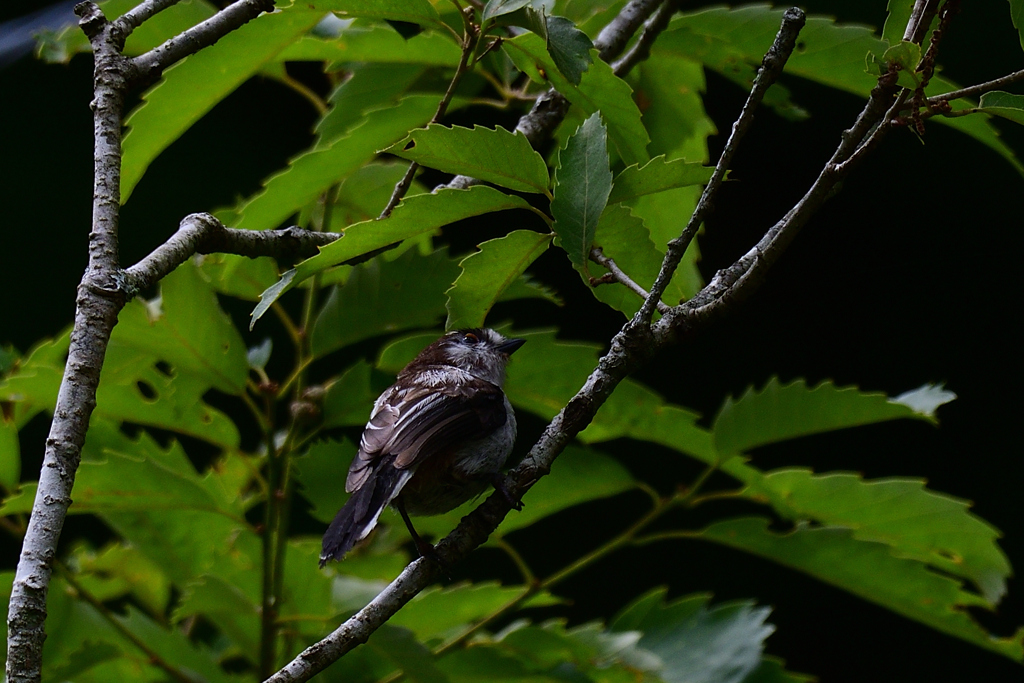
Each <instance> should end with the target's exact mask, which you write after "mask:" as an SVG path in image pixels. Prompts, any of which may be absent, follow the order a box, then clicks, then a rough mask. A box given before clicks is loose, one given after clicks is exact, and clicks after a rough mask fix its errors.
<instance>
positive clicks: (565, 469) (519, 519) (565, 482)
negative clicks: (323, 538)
mask: <svg viewBox="0 0 1024 683" xmlns="http://www.w3.org/2000/svg"><path fill="white" fill-rule="evenodd" d="M527 346H529V344H527ZM523 348H526V347H523ZM516 355H518V352H517V354H516ZM551 471H552V473H553V474H554V476H551V477H544V478H543V479H541V480H540V481H538V482H537V483H536V484H534V485H533V488H531V489H530V490H529V491H528V492H527V494H526V495H525V496H524V497H523V503H524V505H523V509H522V510H521V511H520V512H515V513H512V514H510V515H508V516H507V517H505V520H504V521H503V522H502V523H501V526H499V527H498V529H497V531H495V532H494V533H493V534H492V535H491V540H490V541H488V542H489V543H494V542H495V541H496V540H498V539H500V538H502V537H503V536H506V535H508V534H509V533H511V532H513V531H515V530H516V529H523V528H526V527H528V526H530V525H532V524H536V523H537V522H539V521H540V520H542V519H544V518H545V517H549V516H551V515H553V514H555V513H556V512H560V511H562V510H565V509H568V508H570V507H572V506H574V505H579V504H581V503H586V502H588V501H592V500H599V499H602V498H609V497H611V496H614V495H617V494H620V493H623V492H625V491H629V490H630V489H632V488H633V487H634V485H635V480H634V479H633V476H632V475H631V474H630V473H629V471H628V470H627V469H626V468H625V467H623V466H622V465H621V464H619V462H618V461H617V460H615V459H614V458H612V457H610V456H607V455H605V454H603V453H601V452H600V451H596V450H593V449H589V448H580V447H578V446H568V447H567V448H566V449H565V450H564V451H563V452H562V454H561V455H559V456H558V459H557V460H555V462H554V464H553V465H552V466H551ZM483 495H484V496H487V495H490V490H488V491H487V492H485V493H484V494H483ZM480 502H481V500H471V501H469V502H468V503H465V504H463V505H461V506H459V507H457V508H455V509H454V510H452V511H451V512H447V513H445V514H443V515H438V516H435V517H423V518H417V519H416V521H415V524H416V530H417V531H419V532H420V534H423V535H432V536H434V537H436V538H441V537H443V536H446V535H447V534H448V533H449V532H451V530H452V529H454V528H455V527H456V526H457V525H458V523H459V520H460V519H462V518H463V517H465V516H466V515H467V514H469V512H470V511H471V510H473V508H475V507H476V506H477V505H479V504H480ZM386 514H387V515H388V518H390V519H391V520H392V523H393V524H395V525H397V526H399V527H401V526H402V522H401V521H400V519H399V517H398V516H397V515H396V514H393V513H386Z"/></svg>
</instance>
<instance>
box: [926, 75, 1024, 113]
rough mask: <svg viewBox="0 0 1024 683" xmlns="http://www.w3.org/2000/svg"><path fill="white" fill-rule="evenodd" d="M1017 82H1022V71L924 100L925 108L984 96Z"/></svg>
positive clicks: (1023, 79)
mask: <svg viewBox="0 0 1024 683" xmlns="http://www.w3.org/2000/svg"><path fill="white" fill-rule="evenodd" d="M1019 81H1024V69H1021V70H1020V71H1014V72H1013V73H1012V74H1007V75H1006V76H1002V77H1000V78H995V79H993V80H991V81H985V82H984V83H978V84H977V85H972V86H969V87H966V88H960V89H959V90H954V91H952V92H947V93H943V94H941V95H936V96H935V97H929V98H928V99H927V100H925V106H926V107H928V108H934V107H941V106H942V104H943V103H945V102H949V101H951V100H959V99H961V98H965V97H977V96H978V95H984V94H985V93H987V92H990V91H992V90H995V89H997V88H1002V87H1004V86H1007V85H1011V84H1013V83H1017V82H1019Z"/></svg>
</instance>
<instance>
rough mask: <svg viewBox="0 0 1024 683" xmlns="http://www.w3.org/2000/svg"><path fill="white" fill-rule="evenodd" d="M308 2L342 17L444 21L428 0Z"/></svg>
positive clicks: (419, 21)
mask: <svg viewBox="0 0 1024 683" xmlns="http://www.w3.org/2000/svg"><path fill="white" fill-rule="evenodd" d="M308 4H309V5H310V6H311V7H315V8H316V9H318V10H321V11H326V10H329V11H331V12H334V13H335V14H337V15H339V16H342V17H365V18H368V19H391V20H393V21H408V22H411V23H414V24H438V25H440V24H441V23H442V22H441V15H439V14H438V13H437V10H436V9H434V6H433V5H431V4H430V2H429V1H428V0H312V2H310V3H308Z"/></svg>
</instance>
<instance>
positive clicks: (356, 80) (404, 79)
mask: <svg viewBox="0 0 1024 683" xmlns="http://www.w3.org/2000/svg"><path fill="white" fill-rule="evenodd" d="M304 40H311V39H309V38H306V39H304ZM422 73H423V67H422V66H417V65H410V64H358V65H356V66H354V67H353V68H352V69H351V70H350V73H349V77H348V78H347V79H345V82H344V83H342V84H341V85H339V86H338V87H337V88H335V90H334V92H332V93H331V96H330V98H329V99H328V102H329V104H330V108H329V109H328V110H327V113H326V114H324V115H323V117H321V119H320V120H319V121H318V122H317V124H316V134H317V141H316V145H315V148H316V149H322V148H324V147H327V146H329V145H330V144H331V143H333V142H334V141H335V140H337V139H338V138H340V137H342V136H344V135H347V134H348V133H349V131H350V130H351V129H352V128H353V127H354V126H355V125H356V124H357V123H358V122H359V119H360V118H362V117H363V115H364V113H365V112H367V111H371V110H377V109H380V108H381V106H382V105H385V104H391V105H392V106H393V105H394V104H397V102H398V100H399V98H400V97H401V96H402V95H403V94H405V92H406V91H407V90H408V89H409V86H411V85H412V84H413V82H414V81H415V80H416V79H417V78H419V76H420V75H422ZM375 166H376V167H377V168H381V167H382V166H380V165H375ZM364 168H366V167H364ZM403 172H404V169H403ZM353 175H354V174H353ZM351 177H353V176H350V178H351ZM346 180H347V179H346ZM377 213H380V212H379V211H378V212H377Z"/></svg>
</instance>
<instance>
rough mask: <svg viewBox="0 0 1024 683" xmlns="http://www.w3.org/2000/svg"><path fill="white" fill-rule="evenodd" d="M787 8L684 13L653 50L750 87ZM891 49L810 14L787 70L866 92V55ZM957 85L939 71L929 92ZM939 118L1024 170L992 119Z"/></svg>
mask: <svg viewBox="0 0 1024 683" xmlns="http://www.w3.org/2000/svg"><path fill="white" fill-rule="evenodd" d="M783 12H784V10H783V9H773V8H771V7H769V6H768V5H748V6H745V7H738V8H736V9H729V8H712V9H707V10H699V11H696V12H687V13H680V14H677V15H676V16H675V18H674V19H673V20H672V22H671V23H670V24H669V28H668V29H667V30H666V31H665V32H664V33H662V34H661V36H659V38H658V41H657V43H655V45H654V48H653V54H654V55H655V56H656V57H658V58H660V57H661V56H662V55H663V54H665V53H670V54H675V55H677V56H680V57H687V58H689V59H696V60H698V61H701V62H702V63H703V64H705V65H706V66H707V67H708V68H710V69H712V70H714V71H717V72H718V73H720V74H722V75H723V76H725V77H726V78H728V79H730V80H733V81H735V82H737V83H739V84H740V85H741V87H742V88H743V89H744V90H748V89H749V88H750V84H751V83H752V81H753V77H754V74H755V70H756V66H758V65H760V64H761V60H762V58H763V57H764V53H765V51H766V50H767V49H768V47H769V46H770V45H771V44H772V41H773V39H774V37H775V34H776V33H777V32H778V29H779V24H780V22H781V20H782V14H783ZM900 37H901V38H902V35H901V36H900ZM888 48H889V44H888V43H887V42H886V41H884V40H882V39H881V38H878V37H877V36H875V34H874V32H873V31H872V29H870V28H868V27H866V26H855V25H843V24H837V23H836V22H835V20H834V19H832V18H829V17H821V16H809V17H808V18H807V23H806V25H805V26H804V28H803V30H801V31H800V49H799V50H796V51H794V53H793V55H792V57H791V58H790V59H789V61H788V62H787V63H786V73H787V74H791V75H797V76H801V77H803V78H807V79H809V80H812V81H815V82H817V83H821V84H823V85H827V86H830V87H833V88H837V89H840V90H843V91H845V92H851V93H854V94H856V95H859V96H863V97H867V96H868V94H869V93H870V92H871V89H872V88H873V87H874V86H875V83H876V79H875V78H873V77H872V76H871V75H869V74H868V73H866V72H865V71H864V56H865V55H866V54H868V53H869V52H872V53H874V54H876V55H878V54H883V53H884V52H885V51H886V50H887V49H888ZM657 61H658V60H657V59H653V60H652V62H657ZM774 89H775V88H774V87H773V88H772V90H774ZM955 89H957V86H956V85H955V84H953V83H952V82H950V81H948V80H946V79H944V78H942V77H940V76H936V77H933V78H932V80H931V81H930V83H929V87H928V90H927V93H926V94H927V95H928V96H936V95H940V94H942V93H944V92H950V91H952V90H955ZM770 92H771V91H769V93H770ZM968 106H971V105H970V103H967V102H965V101H962V100H958V101H956V102H954V103H953V109H954V110H957V109H963V108H966V107H968ZM935 120H936V121H937V122H939V123H941V124H943V125H948V126H950V127H953V128H956V129H958V130H960V131H962V132H964V133H966V134H967V135H970V136H971V137H973V138H975V139H976V140H978V141H979V142H981V143H982V144H984V145H986V146H988V147H990V148H991V149H993V150H994V151H996V152H997V153H998V154H1000V155H1001V156H1002V157H1003V158H1005V159H1006V160H1007V161H1009V162H1010V163H1011V164H1012V165H1013V167H1014V168H1016V169H1017V170H1018V172H1021V173H1024V166H1022V165H1021V163H1020V162H1019V161H1018V160H1017V158H1016V156H1015V155H1014V153H1013V151H1012V150H1011V149H1010V148H1009V147H1008V146H1007V145H1006V143H1005V142H1004V141H1002V140H1001V139H1000V138H999V136H998V134H997V132H996V130H995V128H994V127H993V126H992V125H991V123H990V122H988V121H985V120H984V119H979V118H978V117H972V116H961V117H953V118H949V117H936V119H935Z"/></svg>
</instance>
